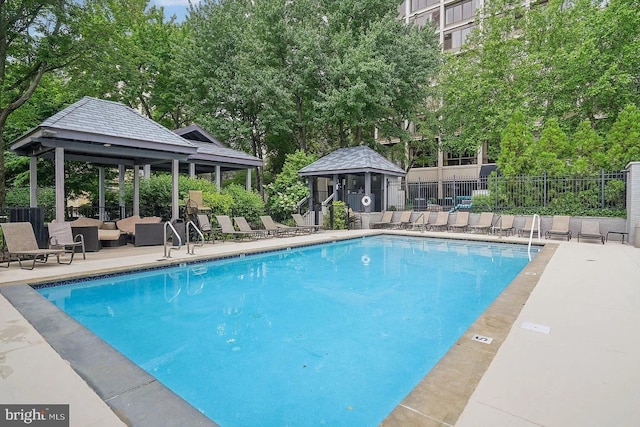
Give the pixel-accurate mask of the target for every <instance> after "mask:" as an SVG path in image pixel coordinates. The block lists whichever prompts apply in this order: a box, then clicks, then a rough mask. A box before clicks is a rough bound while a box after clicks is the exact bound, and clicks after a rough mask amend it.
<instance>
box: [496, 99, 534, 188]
mask: <svg viewBox="0 0 640 427" xmlns="http://www.w3.org/2000/svg"><path fill="white" fill-rule="evenodd" d="M533 145H534V138H533V134H532V133H531V130H530V129H529V127H528V126H527V124H526V123H525V117H524V114H522V111H520V110H518V111H516V112H515V113H514V115H513V117H512V118H511V121H510V122H509V124H508V125H507V127H506V128H505V130H504V131H503V132H502V138H501V140H500V147H501V150H500V155H499V156H498V160H497V164H498V167H499V168H500V172H501V173H502V175H504V176H507V177H512V176H518V175H525V174H527V173H528V172H529V170H530V169H529V168H530V166H531V162H530V160H531V159H530V156H531V154H532V153H531V150H530V148H531V147H533Z"/></svg>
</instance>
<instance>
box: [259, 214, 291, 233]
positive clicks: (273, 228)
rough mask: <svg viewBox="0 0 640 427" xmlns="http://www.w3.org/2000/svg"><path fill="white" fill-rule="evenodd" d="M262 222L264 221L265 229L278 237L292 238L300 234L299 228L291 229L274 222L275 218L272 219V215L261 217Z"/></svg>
mask: <svg viewBox="0 0 640 427" xmlns="http://www.w3.org/2000/svg"><path fill="white" fill-rule="evenodd" d="M260 221H262V225H264V229H265V230H267V231H268V232H269V233H271V234H272V235H274V236H276V237H282V236H292V235H295V234H298V233H299V232H300V229H299V228H298V227H289V226H287V225H283V224H278V223H277V222H275V221H274V220H273V218H271V215H261V216H260Z"/></svg>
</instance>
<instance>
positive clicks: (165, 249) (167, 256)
mask: <svg viewBox="0 0 640 427" xmlns="http://www.w3.org/2000/svg"><path fill="white" fill-rule="evenodd" d="M167 227H170V228H171V230H172V231H173V237H172V238H171V244H172V246H171V247H170V248H169V250H168V251H167ZM176 237H177V238H178V247H177V248H176V247H175V246H176V245H175V244H174V243H175V240H174V239H175V238H176ZM180 248H182V238H181V237H180V235H179V234H178V231H177V230H176V229H175V227H174V226H173V224H171V221H166V222H165V223H164V257H165V258H171V250H172V249H177V250H180Z"/></svg>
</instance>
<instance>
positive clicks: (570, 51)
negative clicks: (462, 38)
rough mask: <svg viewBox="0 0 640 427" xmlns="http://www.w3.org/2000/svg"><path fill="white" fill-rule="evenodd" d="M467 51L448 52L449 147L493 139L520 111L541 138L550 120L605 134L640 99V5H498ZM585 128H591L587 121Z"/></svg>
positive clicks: (631, 0) (445, 112) (444, 81)
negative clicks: (516, 112)
mask: <svg viewBox="0 0 640 427" xmlns="http://www.w3.org/2000/svg"><path fill="white" fill-rule="evenodd" d="M485 4H486V9H485V10H483V11H482V15H483V20H482V27H481V29H477V30H475V31H474V32H473V34H472V35H471V36H470V37H469V38H468V39H467V44H466V45H465V46H463V51H462V52H461V53H457V54H448V55H446V59H445V64H444V66H443V69H442V70H443V71H442V73H441V75H440V76H439V81H438V83H439V84H438V88H439V89H440V96H441V99H442V100H443V107H442V109H441V110H440V113H441V116H442V121H441V125H442V134H443V141H444V143H445V145H446V146H448V147H450V148H452V149H456V150H458V151H464V150H469V149H476V148H477V147H479V146H480V145H481V144H483V143H484V142H488V143H489V156H490V158H497V157H498V153H499V152H500V134H501V132H502V130H503V129H505V128H506V127H507V125H508V123H509V121H510V120H511V117H512V114H513V112H514V111H516V110H520V111H521V112H522V113H523V114H524V116H525V117H526V119H527V121H528V122H529V123H531V125H532V126H533V129H532V130H533V132H534V133H535V134H536V135H537V136H539V133H540V131H541V129H542V125H543V124H545V123H546V122H547V121H548V120H549V119H551V118H555V119H557V120H558V122H557V123H558V126H559V127H560V128H561V129H562V130H563V131H564V132H573V131H574V130H575V129H576V128H577V127H578V125H579V124H580V123H581V122H583V121H585V120H587V121H589V123H590V125H591V127H592V128H593V129H595V130H596V131H597V132H598V133H600V134H601V135H604V134H605V133H606V132H607V131H608V130H609V128H610V127H611V125H612V124H613V123H614V122H615V120H616V118H617V116H618V114H619V113H620V112H621V111H622V110H623V108H624V107H625V106H626V105H627V104H629V103H636V104H637V103H638V101H639V100H638V97H639V95H640V80H639V79H638V69H640V68H639V67H640V55H638V52H640V2H638V1H637V0H611V1H609V2H607V3H606V7H603V4H604V3H603V2H601V1H594V0H575V1H572V2H566V1H564V0H550V1H549V2H548V4H543V5H539V6H531V8H530V9H528V8H525V6H523V5H522V2H521V1H519V0H492V1H491V2H486V3H485ZM583 126H584V125H583Z"/></svg>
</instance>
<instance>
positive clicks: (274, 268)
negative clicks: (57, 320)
mask: <svg viewBox="0 0 640 427" xmlns="http://www.w3.org/2000/svg"><path fill="white" fill-rule="evenodd" d="M527 261H528V258H527V254H526V249H525V250H523V249H520V247H519V246H516V245H500V244H488V243H466V242H465V243H461V242H458V241H445V240H432V239H423V238H408V237H390V236H386V237H370V238H364V239H357V240H353V241H348V242H336V243H332V244H325V245H319V246H314V247H305V248H298V249H291V250H288V251H279V252H271V253H264V254H260V255H254V256H247V257H244V258H234V259H227V260H219V261H215V262H212V263H206V264H197V265H188V266H185V267H184V268H171V269H163V270H155V271H147V272H141V273H137V274H135V275H126V276H112V277H107V278H104V279H101V280H94V281H91V282H86V283H77V284H73V285H66V286H61V287H56V288H45V289H41V290H40V291H39V292H40V293H42V294H43V295H45V296H46V297H47V298H48V299H49V300H51V301H53V302H54V303H55V304H56V305H58V306H59V307H60V308H62V309H64V310H65V311H66V312H67V313H69V314H70V315H71V316H72V317H74V318H75V319H76V320H78V321H79V322H80V323H83V324H84V325H85V326H87V327H88V328H89V329H90V330H92V331H93V332H94V333H96V334H98V335H99V336H101V337H102V338H103V339H105V340H106V341H107V342H109V343H110V344H111V345H113V346H114V347H115V348H116V349H118V350H119V351H121V352H122V353H124V354H125V355H127V356H128V357H129V358H130V359H132V360H133V361H134V362H136V363H137V364H139V365H140V366H142V367H143V368H144V369H146V370H147V371H148V372H150V373H151V374H152V375H154V376H155V377H156V378H158V379H159V380H160V381H161V382H163V383H164V384H165V385H167V386H168V387H169V388H171V389H172V390H174V391H175V392H176V393H178V394H179V395H181V396H182V397H183V398H185V399H186V400H187V401H189V402H190V403H191V404H193V405H194V406H195V407H197V408H198V409H200V410H202V411H204V413H205V414H206V415H208V416H209V417H211V418H212V419H214V420H215V421H217V422H219V423H220V424H221V425H223V426H226V425H274V424H277V425H286V424H287V423H289V424H292V425H316V424H323V423H325V424H329V425H373V424H378V423H380V422H381V421H382V419H383V418H384V417H385V416H386V415H387V414H388V413H389V412H390V411H391V410H393V408H394V407H395V406H396V405H397V403H398V402H399V401H400V400H401V399H402V398H403V397H404V396H405V395H406V394H407V393H408V392H409V391H410V390H411V389H412V388H413V387H414V386H415V384H417V383H418V382H419V381H420V379H421V378H422V377H423V376H424V375H425V374H426V373H427V372H428V371H429V370H430V369H431V367H432V366H433V365H434V364H435V363H436V362H437V361H438V360H439V359H440V358H441V357H442V355H443V354H444V353H445V352H446V351H447V350H448V348H449V347H451V345H453V343H455V341H456V340H457V338H458V337H459V336H460V335H461V334H462V333H463V332H464V331H465V330H466V329H467V328H468V326H469V325H470V324H471V323H472V322H473V321H474V320H475V319H476V318H477V317H478V316H479V315H480V313H482V312H483V311H484V309H485V308H486V307H487V306H488V305H489V304H490V303H491V301H493V299H494V298H495V297H496V296H497V295H498V294H500V292H501V291H502V289H504V287H505V286H506V285H507V284H508V283H509V282H510V281H511V280H512V279H513V278H514V277H515V276H516V275H517V274H518V272H519V271H520V270H521V269H522V267H524V265H526V264H527ZM498 279H500V280H498Z"/></svg>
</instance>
